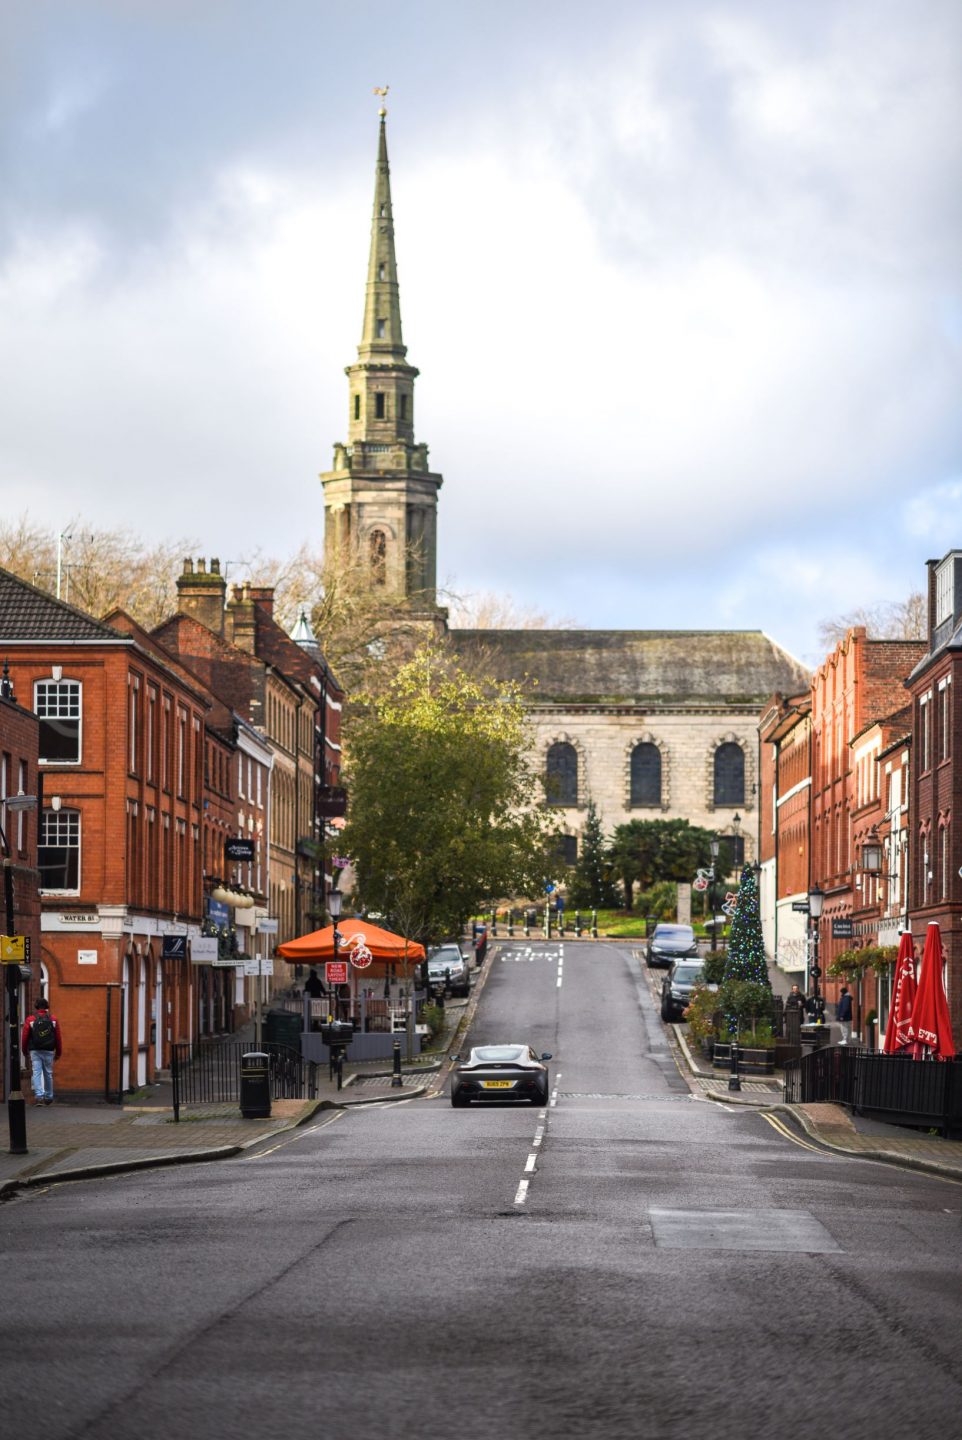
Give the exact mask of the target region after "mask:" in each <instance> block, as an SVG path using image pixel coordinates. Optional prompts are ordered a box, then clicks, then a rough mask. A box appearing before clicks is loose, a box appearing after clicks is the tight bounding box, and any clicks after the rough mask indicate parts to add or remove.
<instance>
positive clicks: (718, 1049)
mask: <svg viewBox="0 0 962 1440" xmlns="http://www.w3.org/2000/svg"><path fill="white" fill-rule="evenodd" d="M731 1064H732V1056H731V1045H729V1044H728V1042H727V1041H722V1040H716V1041H715V1053H714V1055H713V1056H712V1065H713V1067H714V1068H715V1069H716V1070H730V1069H731ZM738 1068H739V1070H740V1071H741V1073H742V1074H743V1075H771V1074H772V1072H773V1071H774V1069H775V1050H774V1048H772V1049H770V1050H769V1049H767V1048H764V1049H763V1048H762V1047H761V1046H753V1045H740V1046H739V1047H738Z"/></svg>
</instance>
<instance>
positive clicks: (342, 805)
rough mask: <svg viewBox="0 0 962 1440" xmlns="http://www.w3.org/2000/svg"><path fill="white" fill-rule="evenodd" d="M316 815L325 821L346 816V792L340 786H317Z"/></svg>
mask: <svg viewBox="0 0 962 1440" xmlns="http://www.w3.org/2000/svg"><path fill="white" fill-rule="evenodd" d="M317 813H318V815H323V816H324V818H325V819H327V820H336V819H337V817H338V816H339V815H346V814H347V791H346V790H345V789H344V788H343V786H341V785H319V786H318V787H317Z"/></svg>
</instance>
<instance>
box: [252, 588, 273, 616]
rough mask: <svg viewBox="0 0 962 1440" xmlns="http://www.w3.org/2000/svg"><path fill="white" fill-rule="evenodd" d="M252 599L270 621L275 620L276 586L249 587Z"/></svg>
mask: <svg viewBox="0 0 962 1440" xmlns="http://www.w3.org/2000/svg"><path fill="white" fill-rule="evenodd" d="M247 588H248V590H249V591H250V597H251V599H252V600H253V602H254V604H255V605H259V606H260V607H261V609H262V610H263V611H264V613H265V615H267V617H268V619H270V620H273V618H274V586H273V585H249V586H248V587H247Z"/></svg>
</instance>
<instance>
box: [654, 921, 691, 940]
mask: <svg viewBox="0 0 962 1440" xmlns="http://www.w3.org/2000/svg"><path fill="white" fill-rule="evenodd" d="M652 938H653V939H655V940H687V941H689V943H690V942H691V941H692V940H694V938H695V932H694V930H693V929H692V928H691V926H690V925H656V926H655V933H654V936H653V937H652Z"/></svg>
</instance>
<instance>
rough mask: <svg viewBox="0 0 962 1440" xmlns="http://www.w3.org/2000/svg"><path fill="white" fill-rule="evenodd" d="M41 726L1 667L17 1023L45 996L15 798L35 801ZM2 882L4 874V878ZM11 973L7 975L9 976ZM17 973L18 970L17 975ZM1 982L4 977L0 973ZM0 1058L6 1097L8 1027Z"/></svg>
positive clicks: (1, 815) (1, 813) (24, 835)
mask: <svg viewBox="0 0 962 1440" xmlns="http://www.w3.org/2000/svg"><path fill="white" fill-rule="evenodd" d="M39 737H40V725H39V722H38V720H37V717H36V715H34V714H32V713H31V712H30V711H29V710H26V709H25V708H24V707H23V706H22V705H19V704H18V703H17V694H16V690H15V688H14V685H13V683H12V681H11V678H10V670H9V666H8V665H6V664H4V666H3V675H2V678H0V825H2V828H3V846H2V849H3V864H4V867H5V868H6V867H7V866H8V865H9V867H10V870H11V877H10V878H11V881H12V886H11V889H12V896H13V914H12V916H8V915H7V913H6V898H7V897H6V890H5V888H3V889H0V906H2V907H3V908H2V910H0V917H2V919H0V932H2V933H3V934H12V935H26V936H27V938H28V939H29V941H30V953H31V960H32V964H33V974H32V978H31V979H30V980H29V981H26V980H24V981H22V983H21V984H20V986H19V987H18V997H17V998H18V1013H19V1017H20V1020H21V1022H22V1021H23V1019H24V1016H25V1015H27V1014H28V1013H29V1010H30V1008H31V1007H32V1005H33V1002H34V1000H36V999H37V997H38V996H40V995H42V994H43V993H44V990H43V987H42V985H41V982H40V953H41V951H40V891H39V881H40V876H39V874H38V872H37V813H36V805H34V807H33V808H32V809H27V808H24V806H23V804H22V803H20V802H19V801H18V797H33V799H34V800H35V801H36V803H37V804H39V803H40V776H39V770H38V765H37V758H38V746H39ZM3 880H4V882H6V876H5V875H4V876H3ZM11 973H12V972H11ZM18 973H19V972H18ZM3 979H4V980H5V979H6V975H5V974H4V976H3ZM0 1031H2V1034H0V1060H2V1065H3V1080H2V1081H0V1091H2V1094H3V1096H4V1098H6V1096H7V1080H8V1076H9V1064H8V1059H7V1048H6V1047H7V1028H6V1026H0Z"/></svg>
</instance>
